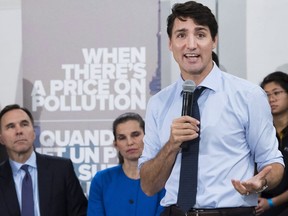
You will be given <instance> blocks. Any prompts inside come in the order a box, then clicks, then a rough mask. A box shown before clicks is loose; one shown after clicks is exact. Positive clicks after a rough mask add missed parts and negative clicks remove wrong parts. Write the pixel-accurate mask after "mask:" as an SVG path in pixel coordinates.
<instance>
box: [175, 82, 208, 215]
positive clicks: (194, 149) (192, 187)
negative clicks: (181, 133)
mask: <svg viewBox="0 0 288 216" xmlns="http://www.w3.org/2000/svg"><path fill="white" fill-rule="evenodd" d="M204 89H205V87H202V88H201V89H196V90H195V91H194V95H193V104H192V117H194V118H196V119H198V120H200V112H199V107H198V103H197V100H198V98H199V96H200V95H201V93H202V91H203V90H204ZM199 140H200V125H199V136H198V138H196V139H194V140H190V141H187V142H186V143H184V145H183V148H182V159H181V170H180V182H179V190H178V200H177V205H178V206H179V207H180V208H181V209H182V211H184V212H187V211H189V210H190V209H191V208H193V206H194V204H195V203H196V193H197V176H198V152H199Z"/></svg>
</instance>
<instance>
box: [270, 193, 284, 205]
mask: <svg viewBox="0 0 288 216" xmlns="http://www.w3.org/2000/svg"><path fill="white" fill-rule="evenodd" d="M272 201H273V204H274V206H279V205H282V204H284V203H287V202H288V191H285V192H283V193H282V194H280V195H278V196H276V197H272Z"/></svg>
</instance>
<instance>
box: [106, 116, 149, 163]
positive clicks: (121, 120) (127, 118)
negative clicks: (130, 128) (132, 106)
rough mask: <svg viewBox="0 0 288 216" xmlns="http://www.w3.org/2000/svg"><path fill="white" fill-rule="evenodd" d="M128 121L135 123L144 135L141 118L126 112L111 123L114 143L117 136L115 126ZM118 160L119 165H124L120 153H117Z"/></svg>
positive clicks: (143, 125) (143, 124) (143, 123)
mask: <svg viewBox="0 0 288 216" xmlns="http://www.w3.org/2000/svg"><path fill="white" fill-rule="evenodd" d="M130 120H134V121H137V122H138V123H139V125H140V128H141V129H143V131H144V133H145V122H144V120H143V118H142V117H141V116H140V115H139V114H138V113H134V112H126V113H123V114H121V115H120V116H118V117H117V118H116V119H115V120H114V121H113V128H112V131H113V135H114V141H116V139H117V135H116V130H117V126H118V125H119V124H121V123H125V122H127V121H130ZM118 159H119V164H123V163H124V158H123V156H122V155H121V154H120V152H118Z"/></svg>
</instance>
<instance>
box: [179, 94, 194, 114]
mask: <svg viewBox="0 0 288 216" xmlns="http://www.w3.org/2000/svg"><path fill="white" fill-rule="evenodd" d="M192 105H193V92H185V91H184V92H183V101H182V116H185V115H188V116H192Z"/></svg>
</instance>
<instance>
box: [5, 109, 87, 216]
mask: <svg viewBox="0 0 288 216" xmlns="http://www.w3.org/2000/svg"><path fill="white" fill-rule="evenodd" d="M33 126H34V120H33V117H32V115H31V113H30V111H29V110H27V109H26V108H23V107H20V106H19V105H17V104H13V105H9V106H6V107H5V108H4V109H3V110H2V111H1V112H0V142H1V143H3V144H4V145H5V146H6V149H7V153H8V156H9V158H10V160H6V161H5V162H4V163H3V164H1V165H0V212H1V213H0V214H1V216H20V215H22V213H21V209H22V205H24V204H22V201H23V200H25V199H26V197H25V198H24V199H22V198H21V197H22V196H21V195H22V192H21V191H22V190H21V188H22V181H23V178H24V176H25V174H26V173H25V171H24V170H22V169H21V167H22V165H24V164H26V165H28V170H29V173H30V175H31V179H32V185H33V190H34V191H33V202H34V211H33V212H34V215H35V216H40V215H41V216H82V215H83V216H84V215H86V209H87V198H86V197H85V195H84V193H83V190H82V188H81V185H80V183H79V180H78V179H77V176H76V174H75V171H74V168H73V164H72V161H71V160H70V159H65V158H60V157H54V156H48V155H41V154H39V153H36V152H35V151H34V146H33V142H34V139H35V132H34V129H33Z"/></svg>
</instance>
